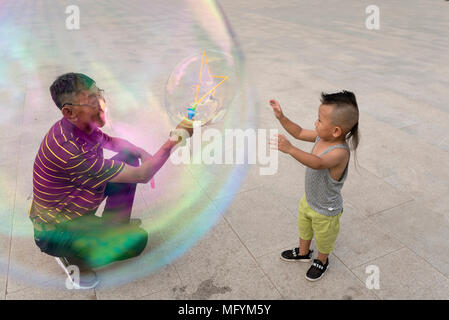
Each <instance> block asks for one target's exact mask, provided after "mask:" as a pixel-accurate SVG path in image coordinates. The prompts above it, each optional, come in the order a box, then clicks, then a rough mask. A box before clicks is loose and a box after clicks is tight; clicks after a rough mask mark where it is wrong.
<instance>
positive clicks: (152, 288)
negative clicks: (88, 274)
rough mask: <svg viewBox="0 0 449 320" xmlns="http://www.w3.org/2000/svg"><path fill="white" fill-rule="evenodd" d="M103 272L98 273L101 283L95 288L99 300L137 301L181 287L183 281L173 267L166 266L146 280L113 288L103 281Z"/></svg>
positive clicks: (116, 265) (130, 282)
mask: <svg viewBox="0 0 449 320" xmlns="http://www.w3.org/2000/svg"><path fill="white" fill-rule="evenodd" d="M125 263H126V262H125ZM121 264H122V263H121ZM111 267H112V268H114V267H115V268H118V264H114V265H113V266H111ZM111 267H110V268H111ZM142 267H143V268H145V266H144V265H142ZM110 268H109V269H110ZM103 272H104V270H103V271H101V270H99V271H98V273H97V274H98V275H99V279H100V283H99V285H98V286H97V288H95V292H96V295H97V297H98V299H99V300H110V299H114V300H117V299H118V300H125V299H137V298H140V297H143V296H147V295H151V294H153V293H156V292H159V291H161V290H164V289H165V288H167V287H174V286H179V285H180V284H181V280H180V279H179V276H178V274H177V272H176V270H175V269H174V267H173V266H171V265H168V266H165V267H164V268H162V269H160V270H157V271H155V272H153V273H151V274H150V275H148V276H146V277H144V278H140V279H137V280H134V281H129V282H125V283H124V284H122V285H120V286H113V287H111V286H110V285H108V284H106V283H105V281H102V280H103V279H102V278H103V276H102V273H103ZM123 272H130V269H124V271H123ZM119 274H120V273H119ZM120 276H121V277H124V278H126V276H127V275H126V273H125V274H122V275H120ZM116 278H117V273H116V274H115V276H114V280H117V279H116ZM105 285H107V286H105Z"/></svg>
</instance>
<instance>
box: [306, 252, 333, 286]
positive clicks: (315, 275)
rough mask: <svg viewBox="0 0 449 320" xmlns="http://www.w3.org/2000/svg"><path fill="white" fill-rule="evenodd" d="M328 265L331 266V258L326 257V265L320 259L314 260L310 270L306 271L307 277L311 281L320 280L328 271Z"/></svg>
mask: <svg viewBox="0 0 449 320" xmlns="http://www.w3.org/2000/svg"><path fill="white" fill-rule="evenodd" d="M328 266H329V258H328V259H326V264H325V265H323V263H322V262H321V261H320V260H318V259H315V260H313V264H312V265H311V266H310V268H309V270H308V271H307V273H306V279H307V280H309V281H317V280H319V279H320V278H321V277H322V276H323V274H324V273H325V272H326V270H327V268H328Z"/></svg>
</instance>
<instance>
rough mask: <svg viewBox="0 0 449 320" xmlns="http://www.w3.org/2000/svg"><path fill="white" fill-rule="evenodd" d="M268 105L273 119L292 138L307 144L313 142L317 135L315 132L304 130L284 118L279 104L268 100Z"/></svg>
mask: <svg viewBox="0 0 449 320" xmlns="http://www.w3.org/2000/svg"><path fill="white" fill-rule="evenodd" d="M270 105H271V107H272V108H273V111H274V115H275V117H276V118H277V119H278V120H279V122H280V123H281V125H282V127H284V129H285V130H286V131H287V132H288V133H290V134H291V135H292V137H294V138H296V139H299V140H303V141H309V142H315V140H316V137H317V133H316V131H315V130H306V129H303V128H301V127H300V126H299V125H297V124H296V123H294V122H293V121H291V120H290V119H288V118H287V117H286V116H284V114H283V112H282V109H281V106H280V104H279V102H277V101H276V100H270Z"/></svg>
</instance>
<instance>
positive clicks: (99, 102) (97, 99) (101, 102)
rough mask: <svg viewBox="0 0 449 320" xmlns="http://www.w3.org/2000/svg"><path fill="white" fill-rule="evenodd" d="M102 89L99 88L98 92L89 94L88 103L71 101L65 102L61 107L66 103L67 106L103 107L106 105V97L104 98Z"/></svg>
mask: <svg viewBox="0 0 449 320" xmlns="http://www.w3.org/2000/svg"><path fill="white" fill-rule="evenodd" d="M103 92H104V90H101V89H100V90H99V91H98V93H94V94H91V95H89V97H88V98H87V99H88V100H87V101H88V103H87V104H75V103H71V102H66V103H64V104H63V105H62V107H61V109H62V108H64V106H66V105H68V106H74V107H90V108H94V109H97V108H100V109H104V108H105V106H106V99H105V98H104V95H103Z"/></svg>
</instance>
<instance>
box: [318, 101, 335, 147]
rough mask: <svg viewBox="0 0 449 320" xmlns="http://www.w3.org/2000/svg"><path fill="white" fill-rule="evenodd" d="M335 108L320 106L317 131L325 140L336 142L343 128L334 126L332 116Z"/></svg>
mask: <svg viewBox="0 0 449 320" xmlns="http://www.w3.org/2000/svg"><path fill="white" fill-rule="evenodd" d="M333 109H334V106H332V105H325V104H322V105H320V107H319V109H318V119H317V120H316V121H315V130H316V132H317V134H318V136H319V137H320V138H321V139H323V140H335V139H336V138H338V137H339V136H340V134H341V132H340V131H341V128H340V127H338V126H335V125H333V124H332V120H331V116H332V111H333Z"/></svg>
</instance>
